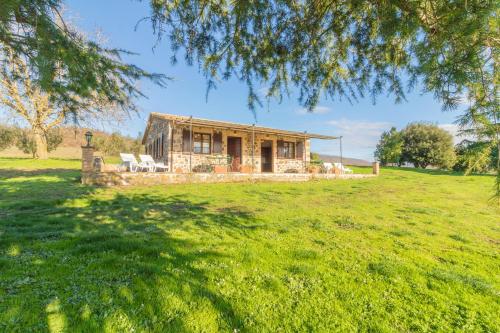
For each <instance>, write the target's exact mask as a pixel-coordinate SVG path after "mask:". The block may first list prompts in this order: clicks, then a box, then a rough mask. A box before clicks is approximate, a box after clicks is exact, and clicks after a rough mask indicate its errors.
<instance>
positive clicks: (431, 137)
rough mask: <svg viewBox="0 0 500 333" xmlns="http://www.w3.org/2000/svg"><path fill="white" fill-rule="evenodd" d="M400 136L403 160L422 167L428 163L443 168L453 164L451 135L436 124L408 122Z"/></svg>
mask: <svg viewBox="0 0 500 333" xmlns="http://www.w3.org/2000/svg"><path fill="white" fill-rule="evenodd" d="M401 136H402V138H403V144H402V154H401V159H402V160H403V161H405V162H410V163H413V165H415V167H417V168H424V169H425V168H426V167H427V166H429V165H432V166H436V167H440V168H443V169H448V168H451V167H452V166H453V165H454V163H455V152H454V150H453V137H452V136H451V134H450V133H448V132H446V131H445V130H444V129H442V128H439V127H438V126H437V125H434V124H426V123H413V124H409V125H408V126H406V128H405V129H404V130H403V131H402V133H401Z"/></svg>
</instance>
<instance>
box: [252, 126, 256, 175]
mask: <svg viewBox="0 0 500 333" xmlns="http://www.w3.org/2000/svg"><path fill="white" fill-rule="evenodd" d="M254 150H255V124H252V173H253V172H254V167H255V162H254Z"/></svg>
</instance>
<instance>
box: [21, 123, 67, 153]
mask: <svg viewBox="0 0 500 333" xmlns="http://www.w3.org/2000/svg"><path fill="white" fill-rule="evenodd" d="M44 137H45V140H46V141H45V142H46V151H47V152H51V151H53V150H55V149H56V148H57V147H58V146H59V145H60V144H61V143H62V141H63V136H62V134H61V133H60V131H59V129H58V128H51V129H49V130H48V131H47V132H46V133H45V135H44ZM16 146H17V148H18V149H19V150H21V151H22V152H23V153H25V154H31V155H32V156H33V158H35V157H37V154H38V153H39V148H38V145H37V138H36V137H35V136H34V135H33V132H32V131H31V130H29V129H25V128H23V129H18V130H17V133H16Z"/></svg>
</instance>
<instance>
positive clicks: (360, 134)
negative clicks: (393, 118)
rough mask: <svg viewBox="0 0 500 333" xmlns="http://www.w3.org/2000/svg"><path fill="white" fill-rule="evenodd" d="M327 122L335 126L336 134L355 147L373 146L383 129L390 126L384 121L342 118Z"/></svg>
mask: <svg viewBox="0 0 500 333" xmlns="http://www.w3.org/2000/svg"><path fill="white" fill-rule="evenodd" d="M328 124H330V125H333V126H334V127H335V128H336V132H335V133H336V135H341V136H343V141H345V142H346V144H347V143H349V145H350V146H353V147H357V148H373V149H375V146H376V145H377V142H378V140H379V139H380V135H381V134H382V132H383V131H386V130H388V129H390V128H391V126H392V125H391V123H389V122H385V121H373V122H372V121H363V120H351V119H346V118H342V119H340V120H331V121H329V122H328Z"/></svg>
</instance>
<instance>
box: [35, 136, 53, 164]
mask: <svg viewBox="0 0 500 333" xmlns="http://www.w3.org/2000/svg"><path fill="white" fill-rule="evenodd" d="M33 138H34V139H35V145H36V149H35V151H34V153H33V157H34V158H38V159H41V160H46V159H47V158H49V156H48V152H47V138H46V137H45V133H43V131H42V130H40V129H33Z"/></svg>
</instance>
